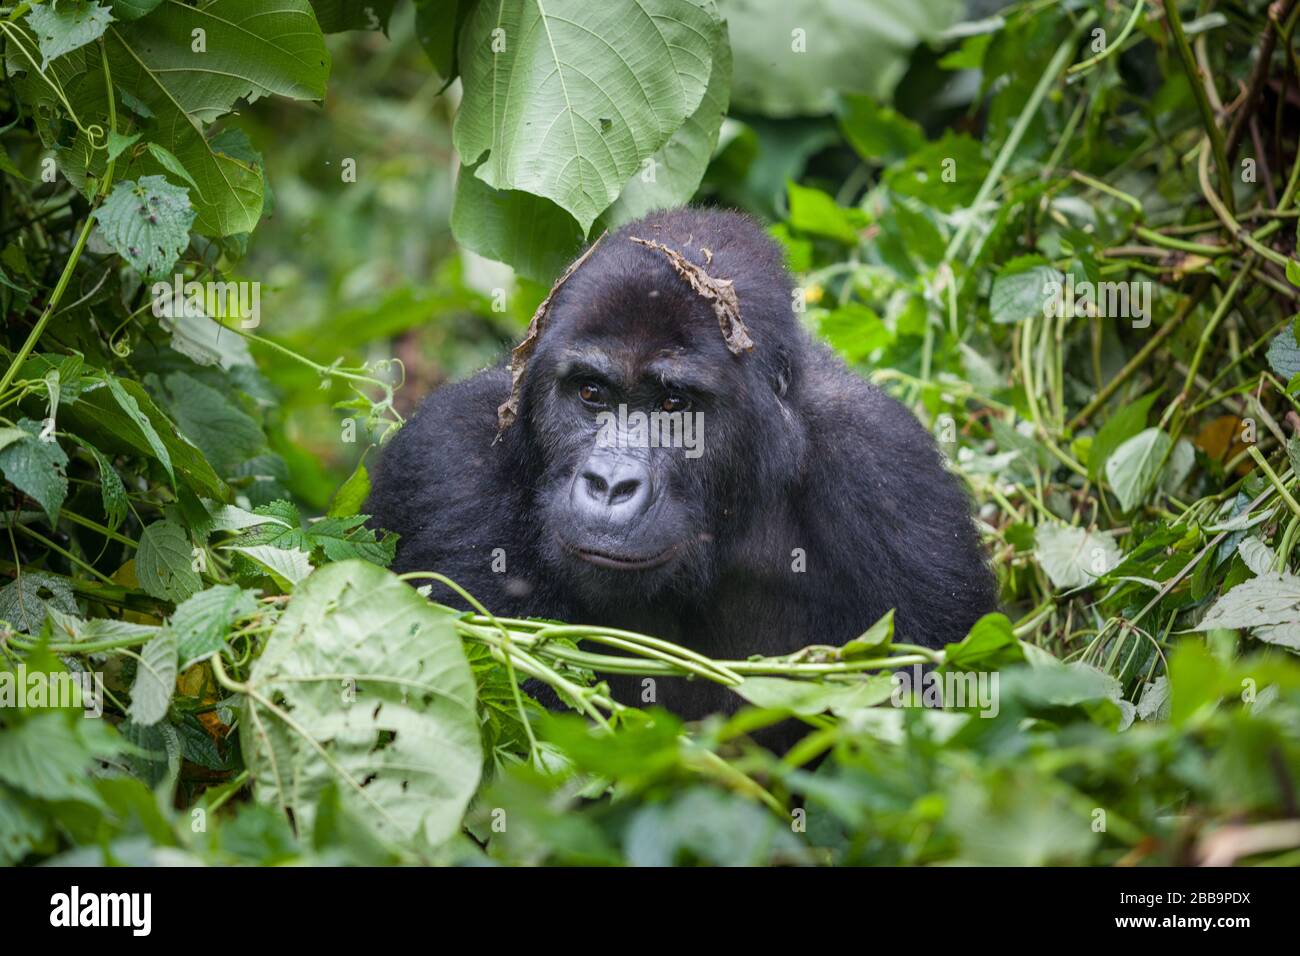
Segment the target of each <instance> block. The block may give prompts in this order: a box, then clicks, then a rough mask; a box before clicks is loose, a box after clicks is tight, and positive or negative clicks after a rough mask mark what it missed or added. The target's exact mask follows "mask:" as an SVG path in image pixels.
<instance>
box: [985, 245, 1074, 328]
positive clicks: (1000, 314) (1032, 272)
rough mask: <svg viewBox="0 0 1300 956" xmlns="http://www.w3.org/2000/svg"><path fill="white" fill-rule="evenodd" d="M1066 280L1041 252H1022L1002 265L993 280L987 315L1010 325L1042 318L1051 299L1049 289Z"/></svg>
mask: <svg viewBox="0 0 1300 956" xmlns="http://www.w3.org/2000/svg"><path fill="white" fill-rule="evenodd" d="M1064 281H1065V276H1063V275H1062V274H1061V273H1060V272H1058V271H1057V270H1056V269H1053V268H1052V267H1051V266H1050V265H1049V264H1048V263H1047V260H1046V259H1044V258H1043V257H1042V256H1021V257H1020V258H1018V259H1012V260H1011V261H1010V262H1008V263H1007V264H1006V265H1005V266H1003V267H1002V268H1001V269H1000V270H999V271H998V274H997V277H996V278H995V279H994V280H993V291H992V293H990V295H989V315H990V316H991V317H992V319H993V321H994V322H997V323H999V324H1002V325H1011V324H1014V323H1016V322H1023V321H1025V319H1028V318H1031V317H1037V318H1041V317H1042V316H1043V310H1044V308H1045V307H1046V306H1047V305H1048V303H1050V302H1051V301H1052V296H1051V289H1052V288H1053V287H1055V288H1056V289H1060V288H1061V284H1062V283H1063V282H1064Z"/></svg>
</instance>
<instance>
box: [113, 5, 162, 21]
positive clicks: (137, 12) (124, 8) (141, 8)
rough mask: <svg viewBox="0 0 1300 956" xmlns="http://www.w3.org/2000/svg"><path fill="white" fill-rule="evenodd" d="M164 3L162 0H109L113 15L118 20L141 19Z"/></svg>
mask: <svg viewBox="0 0 1300 956" xmlns="http://www.w3.org/2000/svg"><path fill="white" fill-rule="evenodd" d="M160 3H162V0H108V5H109V7H111V8H112V10H113V16H114V17H115V18H116V19H118V20H127V21H130V20H139V19H140V18H141V17H142V16H144V15H145V14H147V13H152V12H153V10H154V9H155V8H156V7H157V6H158V4H160Z"/></svg>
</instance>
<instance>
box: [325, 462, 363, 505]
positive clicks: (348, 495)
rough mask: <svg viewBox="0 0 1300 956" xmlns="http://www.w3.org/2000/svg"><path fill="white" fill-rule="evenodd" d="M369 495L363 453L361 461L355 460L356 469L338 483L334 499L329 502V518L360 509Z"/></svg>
mask: <svg viewBox="0 0 1300 956" xmlns="http://www.w3.org/2000/svg"><path fill="white" fill-rule="evenodd" d="M369 497H370V473H369V472H368V471H366V461H365V456H364V455H363V456H362V458H361V461H359V462H357V467H356V470H355V471H353V472H352V474H351V475H349V476H348V480H347V481H345V482H343V484H341V485H339V490H338V491H337V492H335V494H334V500H333V501H331V502H330V507H329V512H328V514H329V516H330V517H331V518H347V517H351V516H352V515H355V514H357V513H358V512H360V511H361V506H362V505H364V504H365V503H366V499H367V498H369Z"/></svg>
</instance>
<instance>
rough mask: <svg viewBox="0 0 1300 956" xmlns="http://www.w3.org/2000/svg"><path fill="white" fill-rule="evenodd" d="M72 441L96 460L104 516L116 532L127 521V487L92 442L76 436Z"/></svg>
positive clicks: (111, 528)
mask: <svg viewBox="0 0 1300 956" xmlns="http://www.w3.org/2000/svg"><path fill="white" fill-rule="evenodd" d="M72 440H73V441H75V442H76V443H77V444H78V445H80V446H81V447H82V448H84V449H85V450H86V451H88V452H89V453H90V456H91V457H92V458H94V459H95V466H96V467H97V468H98V469H99V494H100V499H101V500H102V502H103V504H104V515H105V516H106V517H107V518H108V527H109V530H111V531H116V530H117V529H118V527H119V526H120V525H121V524H122V522H123V521H125V520H126V512H127V507H128V504H127V497H126V486H125V485H124V484H122V477H121V475H119V474H118V473H117V470H116V469H115V468H114V467H113V463H112V462H110V461H109V460H108V458H106V457H105V456H104V454H103V452H101V451H100V450H99V449H98V448H96V447H95V446H94V445H92V444H91V443H90V442H88V441H86V440H85V439H83V438H80V437H78V436H76V435H74V436H72Z"/></svg>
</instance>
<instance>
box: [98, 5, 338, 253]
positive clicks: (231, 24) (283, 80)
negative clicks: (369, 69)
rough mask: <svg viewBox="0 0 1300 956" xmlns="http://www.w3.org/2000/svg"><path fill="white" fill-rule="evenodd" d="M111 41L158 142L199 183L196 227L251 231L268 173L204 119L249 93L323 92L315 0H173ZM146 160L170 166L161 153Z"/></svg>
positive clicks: (114, 31)
mask: <svg viewBox="0 0 1300 956" xmlns="http://www.w3.org/2000/svg"><path fill="white" fill-rule="evenodd" d="M162 14H165V15H162ZM195 30H201V31H202V33H201V36H202V37H203V38H204V39H203V45H204V48H203V50H202V51H201V52H199V51H196V50H195V49H194V48H193V45H194V43H195V42H196V41H195V39H194V34H193V31H195ZM105 43H106V46H107V51H108V58H109V66H110V69H111V71H112V75H113V79H114V82H115V84H117V85H119V86H121V87H122V88H123V91H124V93H129V94H130V95H132V96H133V97H134V98H135V99H136V100H138V101H139V102H140V103H141V104H142V105H143V106H144V107H145V108H146V109H147V110H148V111H149V112H150V113H152V114H153V115H154V116H155V117H156V119H157V122H156V126H155V129H156V133H155V134H154V137H153V141H154V142H157V143H158V145H159V146H161V147H163V148H165V149H166V150H167V151H168V152H169V153H170V154H172V155H173V156H174V157H175V158H176V161H177V163H178V164H179V165H180V166H181V167H182V168H184V169H185V170H187V171H188V172H189V174H190V176H191V177H193V180H194V182H195V183H196V184H197V188H196V190H195V194H194V195H193V196H192V197H191V199H192V200H193V202H194V207H195V210H196V212H197V216H196V219H195V229H196V230H197V231H198V232H200V233H202V234H204V235H210V236H230V235H236V234H238V233H244V232H250V231H252V229H253V227H254V226H255V225H256V224H257V221H258V219H259V218H260V217H261V214H262V201H263V191H262V175H261V172H260V171H259V170H258V169H256V168H254V167H253V166H252V165H251V164H250V163H248V162H245V161H242V160H240V159H236V158H235V157H232V156H229V155H227V154H225V153H222V152H220V151H218V150H217V148H216V147H215V146H214V145H213V143H211V142H209V141H208V140H207V138H206V137H205V136H204V133H203V124H204V123H207V122H211V121H212V120H214V119H216V118H217V117H219V116H221V115H222V114H224V113H226V112H229V111H230V110H231V109H232V108H233V107H234V105H235V104H236V102H237V101H239V100H240V99H245V98H256V97H259V96H267V95H271V94H275V95H279V96H286V97H290V98H293V99H302V100H307V99H321V98H322V97H323V96H324V94H325V82H326V78H327V77H328V75H329V54H328V53H327V52H326V50H325V41H324V37H323V36H322V35H321V32H320V27H319V26H317V24H316V18H315V15H314V14H313V13H312V9H311V6H310V5H309V4H308V3H307V0H278V2H277V3H276V4H275V6H274V7H273V8H271V9H268V8H267V6H266V4H264V3H262V2H261V0H216V2H214V3H210V4H208V5H207V6H205V7H202V8H197V7H191V6H187V5H185V4H182V3H178V2H176V0H167V2H166V6H165V7H164V8H163V10H162V11H161V13H160V15H157V16H150V17H147V18H145V19H144V20H140V21H138V22H136V23H131V24H121V25H117V26H114V27H112V28H110V29H109V31H108V33H107V34H106V35H105ZM142 166H143V167H144V168H145V169H146V170H147V171H150V170H159V171H162V170H164V169H166V167H164V166H163V165H162V164H161V163H159V162H158V160H157V159H156V158H153V157H148V158H146V159H143V160H142ZM173 172H174V170H173Z"/></svg>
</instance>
